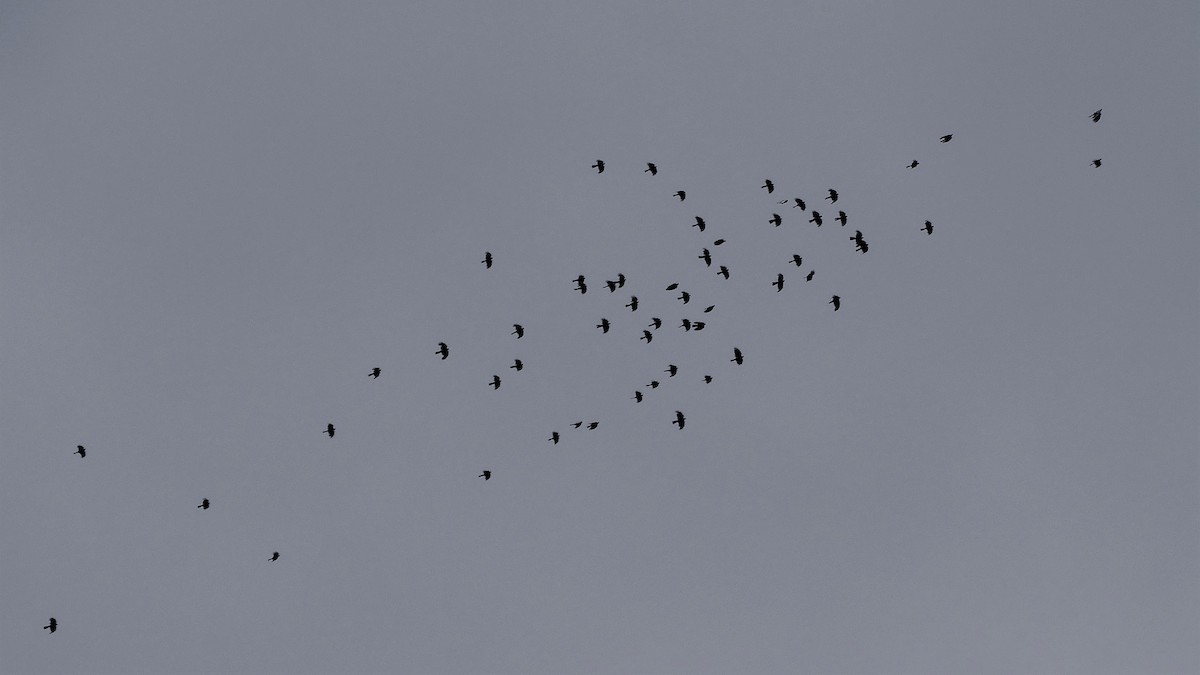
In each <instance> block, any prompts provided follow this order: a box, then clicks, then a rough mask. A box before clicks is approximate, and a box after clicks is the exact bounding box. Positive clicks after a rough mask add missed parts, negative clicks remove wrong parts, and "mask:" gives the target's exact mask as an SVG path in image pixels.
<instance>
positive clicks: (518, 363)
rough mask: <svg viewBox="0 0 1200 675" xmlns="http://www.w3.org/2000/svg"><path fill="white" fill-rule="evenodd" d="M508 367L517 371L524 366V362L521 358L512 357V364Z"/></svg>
mask: <svg viewBox="0 0 1200 675" xmlns="http://www.w3.org/2000/svg"><path fill="white" fill-rule="evenodd" d="M509 368H512V369H513V370H515V371H517V372H518V373H519V372H521V371H522V370H523V369H524V368H525V362H524V361H522V360H521V359H513V364H512V365H511V366H509Z"/></svg>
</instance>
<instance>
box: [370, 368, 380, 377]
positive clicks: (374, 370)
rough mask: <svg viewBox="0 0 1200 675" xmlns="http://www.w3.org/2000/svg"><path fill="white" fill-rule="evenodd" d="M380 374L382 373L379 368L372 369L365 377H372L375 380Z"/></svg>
mask: <svg viewBox="0 0 1200 675" xmlns="http://www.w3.org/2000/svg"><path fill="white" fill-rule="evenodd" d="M381 372H383V371H382V370H381V369H379V368H372V369H371V372H369V373H367V377H373V378H375V379H379V373H381Z"/></svg>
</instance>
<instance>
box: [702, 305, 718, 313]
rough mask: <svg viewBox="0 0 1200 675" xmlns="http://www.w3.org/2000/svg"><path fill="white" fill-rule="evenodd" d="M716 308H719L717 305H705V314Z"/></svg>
mask: <svg viewBox="0 0 1200 675" xmlns="http://www.w3.org/2000/svg"><path fill="white" fill-rule="evenodd" d="M716 308H717V306H716V305H709V306H708V307H705V308H704V313H705V314H708V313H709V312H711V311H713V310H714V309H716Z"/></svg>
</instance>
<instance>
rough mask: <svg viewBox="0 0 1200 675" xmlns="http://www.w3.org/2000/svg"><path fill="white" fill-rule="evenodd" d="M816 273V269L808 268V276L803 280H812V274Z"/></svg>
mask: <svg viewBox="0 0 1200 675" xmlns="http://www.w3.org/2000/svg"><path fill="white" fill-rule="evenodd" d="M816 273H817V271H816V270H809V271H808V276H806V277H804V280H805V281H812V278H813V275H814V274H816Z"/></svg>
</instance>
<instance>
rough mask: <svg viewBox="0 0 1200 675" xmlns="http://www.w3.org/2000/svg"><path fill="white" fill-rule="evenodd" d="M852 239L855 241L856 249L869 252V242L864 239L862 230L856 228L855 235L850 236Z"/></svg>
mask: <svg viewBox="0 0 1200 675" xmlns="http://www.w3.org/2000/svg"><path fill="white" fill-rule="evenodd" d="M850 240H851V241H853V242H854V250H856V251H858V252H860V253H866V252H867V242H866V240H865V239H863V236H862V230H855V231H854V236H853V237H850Z"/></svg>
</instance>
